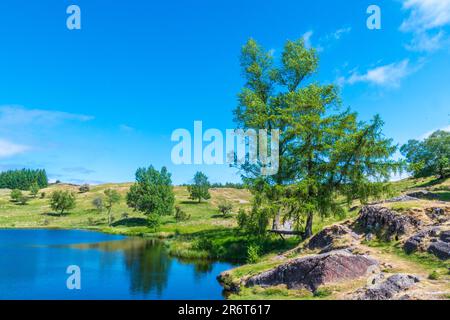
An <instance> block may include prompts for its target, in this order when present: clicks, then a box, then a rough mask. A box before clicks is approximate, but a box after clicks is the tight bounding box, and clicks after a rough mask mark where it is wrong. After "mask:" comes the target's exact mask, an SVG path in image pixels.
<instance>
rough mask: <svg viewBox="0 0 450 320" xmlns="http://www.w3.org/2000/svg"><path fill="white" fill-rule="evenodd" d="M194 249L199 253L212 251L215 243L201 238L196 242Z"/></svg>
mask: <svg viewBox="0 0 450 320" xmlns="http://www.w3.org/2000/svg"><path fill="white" fill-rule="evenodd" d="M193 247H194V249H195V250H199V251H212V250H213V249H214V243H213V241H212V240H211V239H207V238H199V239H196V240H195V241H194V243H193Z"/></svg>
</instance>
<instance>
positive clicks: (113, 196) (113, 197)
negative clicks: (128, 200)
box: [105, 189, 121, 226]
mask: <svg viewBox="0 0 450 320" xmlns="http://www.w3.org/2000/svg"><path fill="white" fill-rule="evenodd" d="M105 196H106V199H105V208H106V210H108V225H109V226H111V223H112V217H111V210H112V207H113V206H114V204H116V203H118V202H120V199H121V197H120V194H119V193H118V192H117V190H114V189H106V190H105Z"/></svg>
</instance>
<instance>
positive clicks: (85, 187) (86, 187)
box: [78, 184, 91, 193]
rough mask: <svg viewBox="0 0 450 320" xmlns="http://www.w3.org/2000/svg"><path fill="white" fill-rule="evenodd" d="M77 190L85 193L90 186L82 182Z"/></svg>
mask: <svg viewBox="0 0 450 320" xmlns="http://www.w3.org/2000/svg"><path fill="white" fill-rule="evenodd" d="M78 190H79V191H80V193H86V192H89V190H91V188H90V187H89V185H88V184H83V185H81V186H80V187H79V188H78Z"/></svg>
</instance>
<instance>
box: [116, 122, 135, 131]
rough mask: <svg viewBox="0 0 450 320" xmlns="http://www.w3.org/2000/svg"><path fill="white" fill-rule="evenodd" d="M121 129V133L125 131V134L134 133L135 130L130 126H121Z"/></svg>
mask: <svg viewBox="0 0 450 320" xmlns="http://www.w3.org/2000/svg"><path fill="white" fill-rule="evenodd" d="M119 129H120V130H121V131H124V132H133V131H134V128H133V127H131V126H129V125H126V124H121V125H120V126H119Z"/></svg>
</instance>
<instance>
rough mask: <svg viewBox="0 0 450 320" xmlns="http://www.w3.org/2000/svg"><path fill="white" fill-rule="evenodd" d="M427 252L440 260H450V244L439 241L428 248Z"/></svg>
mask: <svg viewBox="0 0 450 320" xmlns="http://www.w3.org/2000/svg"><path fill="white" fill-rule="evenodd" d="M428 252H429V253H432V254H434V255H435V256H436V257H438V258H439V259H441V260H447V259H450V243H448V242H444V241H440V240H438V241H436V242H433V243H431V244H430V246H429V247H428Z"/></svg>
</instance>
